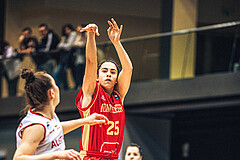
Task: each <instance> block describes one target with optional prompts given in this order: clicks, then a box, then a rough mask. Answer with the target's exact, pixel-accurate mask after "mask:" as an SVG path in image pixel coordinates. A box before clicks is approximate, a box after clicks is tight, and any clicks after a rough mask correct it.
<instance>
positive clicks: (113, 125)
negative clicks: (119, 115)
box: [107, 121, 119, 135]
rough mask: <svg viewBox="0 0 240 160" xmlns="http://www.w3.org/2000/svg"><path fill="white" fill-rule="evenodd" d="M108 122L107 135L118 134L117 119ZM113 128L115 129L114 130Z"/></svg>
mask: <svg viewBox="0 0 240 160" xmlns="http://www.w3.org/2000/svg"><path fill="white" fill-rule="evenodd" d="M108 124H110V126H109V127H108V129H107V135H113V134H114V135H118V134H119V126H118V124H119V121H115V122H114V121H108ZM114 130H115V131H114Z"/></svg>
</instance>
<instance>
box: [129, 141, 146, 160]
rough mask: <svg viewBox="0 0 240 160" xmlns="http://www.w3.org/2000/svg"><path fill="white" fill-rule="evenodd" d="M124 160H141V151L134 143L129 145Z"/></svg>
mask: <svg viewBox="0 0 240 160" xmlns="http://www.w3.org/2000/svg"><path fill="white" fill-rule="evenodd" d="M125 160H142V149H141V147H140V146H139V145H138V144H136V143H131V144H130V145H129V146H128V147H127V150H126V153H125Z"/></svg>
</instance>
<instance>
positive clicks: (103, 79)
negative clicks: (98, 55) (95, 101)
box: [97, 62, 118, 89]
mask: <svg viewBox="0 0 240 160" xmlns="http://www.w3.org/2000/svg"><path fill="white" fill-rule="evenodd" d="M117 74H118V70H117V67H116V65H115V64H114V63H112V62H105V63H103V64H102V66H101V67H100V69H99V75H98V78H97V81H98V82H99V84H100V85H101V86H102V87H104V88H107V89H112V88H114V86H115V84H116V83H117Z"/></svg>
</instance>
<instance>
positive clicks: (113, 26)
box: [107, 18, 123, 44]
mask: <svg viewBox="0 0 240 160" xmlns="http://www.w3.org/2000/svg"><path fill="white" fill-rule="evenodd" d="M108 24H109V28H108V30H107V32H108V37H109V39H110V40H111V42H112V43H113V44H114V43H117V42H118V41H119V40H120V36H121V34H122V29H123V25H121V26H120V29H119V28H118V25H117V22H116V21H115V20H114V19H113V18H112V19H111V21H108Z"/></svg>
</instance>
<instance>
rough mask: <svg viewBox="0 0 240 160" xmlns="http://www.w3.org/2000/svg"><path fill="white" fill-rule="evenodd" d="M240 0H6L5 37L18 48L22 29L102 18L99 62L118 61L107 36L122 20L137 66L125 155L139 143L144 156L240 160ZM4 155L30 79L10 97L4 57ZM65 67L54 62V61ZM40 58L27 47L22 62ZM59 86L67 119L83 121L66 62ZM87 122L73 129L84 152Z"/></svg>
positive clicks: (0, 9)
mask: <svg viewBox="0 0 240 160" xmlns="http://www.w3.org/2000/svg"><path fill="white" fill-rule="evenodd" d="M239 4H240V1H239V0H131V1H109V0H91V1H83V0H35V1H32V0H21V1H18V0H1V1H0V40H1V41H6V42H8V43H9V44H10V46H12V48H14V49H16V50H18V49H19V36H20V35H21V34H22V29H23V28H25V27H30V28H31V29H32V35H33V36H34V37H36V39H37V40H38V41H40V39H41V34H40V33H39V25H40V24H42V23H46V24H48V26H49V28H51V29H52V30H54V32H55V33H56V34H57V35H58V36H59V37H61V35H62V33H61V32H62V27H63V25H64V24H67V23H69V24H72V25H73V26H74V27H75V28H76V27H77V26H78V25H81V24H88V23H96V24H97V25H98V27H99V32H100V34H101V36H100V37H97V39H96V40H97V47H98V56H99V60H102V59H105V58H109V57H111V58H112V59H114V60H116V61H118V57H117V55H116V52H115V50H114V47H113V46H112V44H111V43H110V42H109V40H108V36H107V32H106V30H107V28H108V24H107V21H108V20H110V19H111V18H112V17H113V18H114V19H115V20H116V21H117V23H118V24H119V25H121V24H122V25H123V33H122V36H121V39H122V44H123V45H124V47H125V49H126V51H127V52H128V54H129V56H130V58H131V60H132V62H133V66H134V71H133V77H132V84H131V87H130V90H129V93H128V95H127V96H126V100H125V108H126V128H125V136H124V143H123V147H122V151H121V153H120V158H121V159H124V154H125V150H126V147H127V146H128V145H129V144H130V143H131V142H136V143H138V144H139V145H140V146H141V147H142V149H143V159H144V160H150V159H151V160H153V159H154V160H190V159H191V160H203V159H204V160H208V159H209V160H210V159H211V160H215V159H216V160H226V159H231V160H238V159H240V152H239V145H240V136H239V131H240V109H239V106H240V85H239V81H240V74H239V70H240V68H239V60H240V59H239V58H240V38H239V29H240V19H239V17H240V5H239ZM1 63H2V64H3V65H1V68H0V69H1V77H0V81H1V82H0V84H1V85H0V86H1V87H0V91H1V99H0V128H1V129H0V159H1V160H10V159H12V156H13V153H14V151H15V149H16V148H15V146H16V145H15V130H16V127H17V125H18V123H19V121H18V120H19V111H20V110H21V109H23V108H24V106H25V101H24V88H23V86H24V83H23V81H22V80H21V79H19V80H18V81H17V90H16V94H15V95H14V96H10V91H9V89H8V87H9V84H10V83H9V80H8V79H9V78H7V76H5V75H6V72H7V70H8V68H7V67H6V66H5V65H4V64H5V62H4V59H1ZM56 65H57V64H56V63H55V66H56ZM23 67H30V68H33V69H34V70H36V68H37V65H36V62H35V61H34V59H33V56H32V55H31V54H22V55H21V63H20V64H19V65H18V66H17V69H21V68H23ZM67 79H68V85H69V89H68V90H63V89H62V90H61V103H60V105H59V106H58V108H57V113H58V115H59V117H60V119H61V120H68V119H73V118H78V117H80V115H79V114H78V111H77V108H76V106H75V105H74V99H75V97H76V94H77V91H78V89H79V88H76V82H75V81H74V77H73V74H72V71H71V68H68V69H67ZM80 132H81V129H78V130H76V131H74V132H72V133H69V134H68V135H66V136H65V141H66V146H67V148H75V149H76V150H79V149H78V145H79V140H80Z"/></svg>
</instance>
